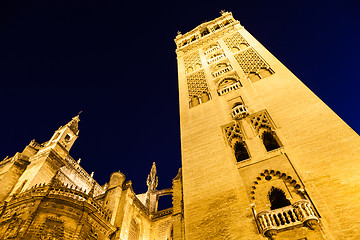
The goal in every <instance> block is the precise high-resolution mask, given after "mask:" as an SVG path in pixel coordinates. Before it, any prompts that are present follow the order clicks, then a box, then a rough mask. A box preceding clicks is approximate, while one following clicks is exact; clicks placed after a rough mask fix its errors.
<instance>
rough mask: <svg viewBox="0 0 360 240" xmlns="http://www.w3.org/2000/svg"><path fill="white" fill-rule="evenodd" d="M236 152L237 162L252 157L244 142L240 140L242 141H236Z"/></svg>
mask: <svg viewBox="0 0 360 240" xmlns="http://www.w3.org/2000/svg"><path fill="white" fill-rule="evenodd" d="M234 153H235V158H236V161H237V162H241V161H243V160H246V159H248V158H250V156H249V153H248V151H247V149H246V146H245V143H244V142H240V141H236V142H235V144H234Z"/></svg>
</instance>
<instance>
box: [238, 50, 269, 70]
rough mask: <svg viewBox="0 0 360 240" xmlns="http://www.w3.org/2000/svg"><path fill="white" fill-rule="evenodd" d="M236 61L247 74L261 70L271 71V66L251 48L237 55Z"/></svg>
mask: <svg viewBox="0 0 360 240" xmlns="http://www.w3.org/2000/svg"><path fill="white" fill-rule="evenodd" d="M235 59H236V60H237V62H238V63H239V65H240V67H241V68H242V70H243V71H244V73H245V74H249V73H257V72H259V70H260V69H262V68H265V69H269V68H270V66H269V65H268V64H267V63H266V62H265V61H264V60H263V59H262V58H261V57H260V56H259V54H258V53H257V52H256V51H255V50H254V49H253V48H250V49H248V50H246V51H242V52H240V53H239V54H236V55H235Z"/></svg>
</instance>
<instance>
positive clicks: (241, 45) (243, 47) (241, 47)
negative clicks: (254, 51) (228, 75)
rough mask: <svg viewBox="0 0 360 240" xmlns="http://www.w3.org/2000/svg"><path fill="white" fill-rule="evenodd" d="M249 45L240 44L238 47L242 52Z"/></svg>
mask: <svg viewBox="0 0 360 240" xmlns="http://www.w3.org/2000/svg"><path fill="white" fill-rule="evenodd" d="M248 46H249V45H248V44H246V43H240V45H239V47H240V49H241V50H244V49H245V48H247V47H248Z"/></svg>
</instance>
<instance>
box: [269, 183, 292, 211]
mask: <svg viewBox="0 0 360 240" xmlns="http://www.w3.org/2000/svg"><path fill="white" fill-rule="evenodd" d="M268 197H269V200H270V203H271V207H270V208H271V210H274V209H278V208H283V207H286V206H289V205H291V202H290V201H289V199H287V198H286V195H285V192H284V191H283V190H282V189H280V188H276V187H271V189H270V191H269V194H268Z"/></svg>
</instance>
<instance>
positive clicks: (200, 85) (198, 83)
mask: <svg viewBox="0 0 360 240" xmlns="http://www.w3.org/2000/svg"><path fill="white" fill-rule="evenodd" d="M186 79H187V84H188V90H189V97H193V96H195V97H201V94H202V93H204V92H205V93H207V94H209V88H208V85H207V82H206V78H205V73H204V71H203V70H201V71H198V72H195V73H193V74H191V75H188V76H187V77H186Z"/></svg>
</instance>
